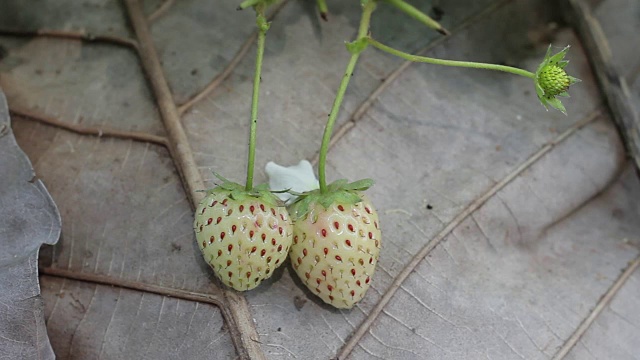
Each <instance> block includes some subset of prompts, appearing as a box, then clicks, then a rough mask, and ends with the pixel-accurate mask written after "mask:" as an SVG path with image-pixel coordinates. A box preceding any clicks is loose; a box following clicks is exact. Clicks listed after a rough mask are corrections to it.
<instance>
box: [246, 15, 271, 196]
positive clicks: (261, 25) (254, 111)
mask: <svg viewBox="0 0 640 360" xmlns="http://www.w3.org/2000/svg"><path fill="white" fill-rule="evenodd" d="M265 7H266V5H265V3H264V2H260V3H258V4H256V5H255V6H254V8H255V10H256V25H257V26H258V50H257V53H256V71H255V74H254V77H253V97H252V99H251V125H250V130H249V157H248V160H247V182H246V185H245V189H246V190H247V191H251V190H252V189H253V168H254V163H255V159H256V129H257V125H258V100H259V98H260V80H261V74H262V58H263V57H264V43H265V38H266V36H267V30H269V23H268V22H267V18H266V17H265V16H264V9H265Z"/></svg>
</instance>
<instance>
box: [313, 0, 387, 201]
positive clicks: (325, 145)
mask: <svg viewBox="0 0 640 360" xmlns="http://www.w3.org/2000/svg"><path fill="white" fill-rule="evenodd" d="M375 8H376V2H375V1H374V0H369V1H367V2H366V4H365V5H364V7H363V9H362V18H361V19H360V28H359V29H358V37H357V39H356V41H358V40H361V39H364V38H366V37H367V33H368V32H369V23H370V22H371V14H372V13H373V11H374V10H375ZM361 52H362V50H360V51H353V52H352V53H351V59H349V64H348V65H347V69H346V70H345V73H344V76H343V77H342V81H341V82H340V87H338V93H337V94H336V99H335V100H334V102H333V107H332V108H331V113H329V119H328V120H327V125H326V127H325V128H324V135H323V136H322V145H321V146H320V158H319V160H318V180H319V182H320V192H321V193H323V194H324V193H326V192H327V178H326V172H325V167H326V163H327V152H328V151H329V143H330V142H331V133H332V132H333V125H334V124H335V122H336V119H337V118H338V112H339V111H340V106H341V105H342V101H343V100H344V94H345V93H346V91H347V86H349V80H351V76H352V75H353V69H354V68H355V67H356V64H357V63H358V58H359V57H360V53H361Z"/></svg>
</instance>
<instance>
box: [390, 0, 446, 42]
mask: <svg viewBox="0 0 640 360" xmlns="http://www.w3.org/2000/svg"><path fill="white" fill-rule="evenodd" d="M384 1H385V2H387V3H388V4H389V5H393V6H395V7H396V8H398V9H399V10H400V11H402V12H404V13H405V14H407V15H409V16H411V17H412V18H414V19H416V20H418V21H420V22H421V23H423V24H424V25H426V26H428V27H430V28H432V29H434V30H436V31H437V32H439V33H440V34H442V35H449V31H448V30H447V29H445V28H443V27H442V25H440V24H439V23H438V22H437V21H435V20H433V19H432V18H431V17H429V15H427V14H425V13H423V12H422V11H420V10H418V9H416V8H415V7H414V6H413V5H411V4H409V3H406V2H404V1H403V0H384Z"/></svg>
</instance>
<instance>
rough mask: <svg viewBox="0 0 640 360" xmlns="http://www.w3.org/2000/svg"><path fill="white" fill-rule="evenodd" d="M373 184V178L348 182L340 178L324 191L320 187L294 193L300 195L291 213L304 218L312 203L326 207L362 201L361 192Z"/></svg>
mask: <svg viewBox="0 0 640 360" xmlns="http://www.w3.org/2000/svg"><path fill="white" fill-rule="evenodd" d="M371 186H373V180H372V179H362V180H358V181H354V182H352V183H350V182H348V181H347V180H346V179H340V180H336V181H334V182H332V183H331V184H329V185H328V186H327V191H326V192H322V191H321V190H320V189H317V190H313V191H308V192H305V193H302V194H300V193H294V192H290V193H291V194H292V195H296V196H298V198H297V199H296V201H295V202H294V203H293V204H291V206H290V208H289V213H290V214H291V216H292V217H293V218H294V219H304V218H305V217H306V216H307V214H308V213H309V210H310V208H311V205H312V204H315V203H318V204H320V205H322V207H324V208H325V209H328V208H329V207H330V206H331V205H332V204H336V203H338V204H356V203H359V202H360V201H362V198H361V197H360V192H361V191H365V190H367V189H369V188H370V187H371Z"/></svg>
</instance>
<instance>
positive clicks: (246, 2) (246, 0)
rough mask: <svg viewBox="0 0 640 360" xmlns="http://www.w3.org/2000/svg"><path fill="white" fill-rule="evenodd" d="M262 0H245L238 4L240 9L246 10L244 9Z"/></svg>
mask: <svg viewBox="0 0 640 360" xmlns="http://www.w3.org/2000/svg"><path fill="white" fill-rule="evenodd" d="M261 1H263V0H244V1H243V2H242V3H240V5H239V6H238V10H244V9H246V8H248V7H250V6H256V5H257V4H258V3H259V2H261Z"/></svg>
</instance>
